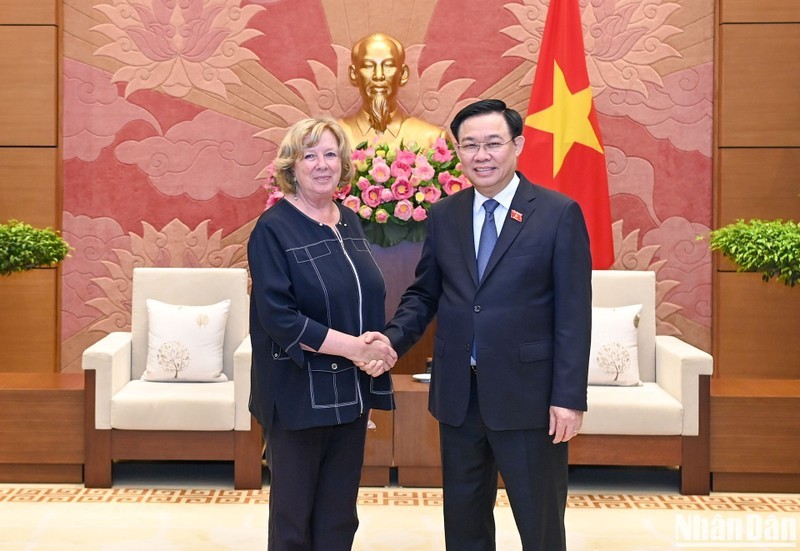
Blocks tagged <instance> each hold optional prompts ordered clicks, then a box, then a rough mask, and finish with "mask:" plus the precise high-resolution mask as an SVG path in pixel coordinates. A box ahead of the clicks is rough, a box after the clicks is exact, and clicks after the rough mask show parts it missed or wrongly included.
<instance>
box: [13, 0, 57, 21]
mask: <svg viewBox="0 0 800 551" xmlns="http://www.w3.org/2000/svg"><path fill="white" fill-rule="evenodd" d="M57 5H58V3H57V2H56V0H0V25H55V24H56V21H57V13H58V12H57Z"/></svg>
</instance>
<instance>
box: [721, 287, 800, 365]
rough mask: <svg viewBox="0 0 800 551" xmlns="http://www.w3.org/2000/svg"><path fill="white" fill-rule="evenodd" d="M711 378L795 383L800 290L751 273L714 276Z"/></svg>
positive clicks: (798, 362) (799, 351) (799, 352)
mask: <svg viewBox="0 0 800 551" xmlns="http://www.w3.org/2000/svg"><path fill="white" fill-rule="evenodd" d="M716 281H717V286H716V294H717V300H718V301H719V302H718V316H717V319H716V324H717V355H716V358H715V361H714V370H715V376H717V377H724V378H729V377H734V378H745V379H748V378H759V377H761V378H766V379H796V378H798V366H800V347H799V346H798V345H797V341H798V328H800V292H798V291H800V289H797V288H791V287H786V286H785V285H783V284H782V283H778V282H777V281H771V282H769V283H764V282H763V281H761V276H760V275H759V274H755V273H718V274H717V276H716Z"/></svg>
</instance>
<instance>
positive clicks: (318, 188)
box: [248, 119, 397, 551]
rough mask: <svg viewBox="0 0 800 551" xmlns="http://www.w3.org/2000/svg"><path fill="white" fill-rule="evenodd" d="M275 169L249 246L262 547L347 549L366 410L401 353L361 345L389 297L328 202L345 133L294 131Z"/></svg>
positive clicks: (374, 404)
mask: <svg viewBox="0 0 800 551" xmlns="http://www.w3.org/2000/svg"><path fill="white" fill-rule="evenodd" d="M275 165H276V179H277V180H278V184H279V185H280V186H281V190H282V191H283V192H284V198H283V199H281V200H280V201H278V202H277V203H276V204H275V205H273V206H272V207H271V208H270V209H269V210H267V211H266V212H264V214H262V215H261V217H260V218H259V220H258V222H257V223H256V226H255V228H254V229H253V232H252V234H251V235H250V240H249V243H248V258H249V263H250V273H251V276H252V281H253V287H252V294H251V303H250V304H251V306H250V333H251V338H252V343H253V369H252V389H251V398H250V411H251V412H252V413H253V415H254V416H255V417H256V419H258V421H259V422H260V423H261V425H262V426H263V427H264V435H265V438H266V441H267V462H268V464H269V467H270V472H271V479H270V511H269V547H268V548H269V549H270V550H274V551H288V550H309V551H310V550H318V549H325V550H330V551H336V550H349V549H350V548H351V547H352V543H353V538H354V536H355V532H356V529H357V527H358V517H357V514H356V499H357V495H358V485H359V480H360V475H361V467H362V464H363V458H364V444H365V439H366V427H367V419H368V414H369V410H370V409H371V408H377V409H392V408H393V407H394V400H393V396H392V383H391V378H390V375H389V373H388V370H389V369H390V368H391V367H392V366H393V365H394V362H395V361H396V359H397V356H396V354H395V353H394V351H393V350H392V349H391V347H390V346H389V345H388V344H387V342H386V340H385V339H382V338H381V340H374V341H372V339H370V341H371V342H370V344H368V343H367V339H366V338H365V337H364V334H365V333H367V332H374V331H379V330H380V329H382V328H383V325H384V322H385V312H384V295H385V292H386V291H385V287H384V282H383V276H382V274H381V272H380V270H379V268H378V266H377V265H376V264H375V261H374V260H373V257H372V253H371V251H370V247H369V243H368V242H367V240H366V238H365V236H364V232H363V230H362V228H361V224H360V222H359V220H358V218H357V216H356V214H355V213H354V212H352V211H351V210H349V209H347V208H345V207H342V206H341V205H339V204H338V203H336V202H335V201H333V193H334V191H335V189H336V187H337V186H338V185H339V184H340V183H343V182H349V180H350V178H351V176H352V165H351V162H350V146H349V144H348V142H347V139H346V138H345V136H344V133H343V132H342V129H341V127H339V125H338V124H337V123H336V122H334V121H333V120H331V119H306V120H303V121H300V122H298V123H296V124H295V125H294V126H293V127H292V128H290V129H289V132H288V133H287V135H286V137H285V138H284V140H283V142H282V143H281V146H280V149H279V152H278V156H277V158H276V161H275ZM370 334H372V335H373V338H377V335H376V334H375V333H370ZM356 364H359V365H362V364H366V367H365V368H364V369H359V368H358V367H356Z"/></svg>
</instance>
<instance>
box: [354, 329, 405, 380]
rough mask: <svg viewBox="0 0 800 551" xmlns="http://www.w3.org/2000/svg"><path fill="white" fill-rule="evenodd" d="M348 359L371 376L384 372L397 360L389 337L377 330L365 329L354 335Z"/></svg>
mask: <svg viewBox="0 0 800 551" xmlns="http://www.w3.org/2000/svg"><path fill="white" fill-rule="evenodd" d="M355 340H356V345H355V346H354V347H353V351H352V354H350V356H349V357H350V359H351V360H353V362H354V363H355V364H356V366H358V368H359V369H361V370H362V371H364V372H365V373H367V374H368V375H370V376H372V377H377V376H378V375H381V374H383V373H386V372H387V371H389V370H390V369H391V368H393V367H394V364H395V363H396V362H397V352H395V351H394V348H392V343H391V342H390V341H389V338H388V337H387V336H386V335H384V334H383V333H379V332H377V331H367V332H366V333H364V334H362V335H361V336H360V337H355Z"/></svg>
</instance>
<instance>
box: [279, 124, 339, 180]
mask: <svg viewBox="0 0 800 551" xmlns="http://www.w3.org/2000/svg"><path fill="white" fill-rule="evenodd" d="M326 130H330V131H331V132H332V133H333V135H334V136H335V137H336V141H337V142H338V144H339V151H338V153H339V159H341V164H342V173H341V175H340V176H339V183H340V184H349V183H350V180H352V178H353V162H352V160H351V157H352V149H351V148H350V142H349V141H348V140H347V136H346V135H345V133H344V130H342V127H341V126H339V123H337V122H336V121H335V120H333V119H331V118H328V117H317V118H311V119H303V120H301V121H298V122H296V123H294V124H293V125H292V126H291V128H289V130H288V131H287V132H286V136H284V138H283V141H281V145H280V147H279V148H278V156H277V157H276V158H275V180H276V182H277V183H278V187H280V188H281V191H282V192H283V193H296V192H297V180H296V179H295V177H294V166H295V164H296V163H297V162H298V161H299V160H300V159H301V158H302V156H303V150H304V149H306V148H309V147H314V146H315V145H317V144H318V143H319V140H320V139H321V138H322V133H323V132H325V131H326Z"/></svg>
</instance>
